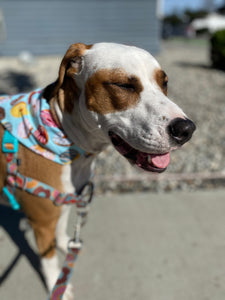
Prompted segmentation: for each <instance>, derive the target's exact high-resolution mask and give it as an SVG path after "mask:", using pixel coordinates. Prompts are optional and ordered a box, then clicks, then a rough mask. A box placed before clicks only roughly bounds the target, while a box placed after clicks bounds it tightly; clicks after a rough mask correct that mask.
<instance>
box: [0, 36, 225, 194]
mask: <svg viewBox="0 0 225 300" xmlns="http://www.w3.org/2000/svg"><path fill="white" fill-rule="evenodd" d="M60 59H61V58H60V57H54V56H51V57H37V58H35V60H34V61H33V62H32V64H29V65H28V64H24V63H22V62H21V61H20V60H19V59H18V58H5V57H4V58H3V57H2V58H0V66H1V73H0V93H1V94H2V93H11V94H12V93H16V92H23V91H27V90H31V89H33V88H36V87H39V86H43V87H44V86H45V85H46V84H48V83H50V82H52V81H53V80H55V79H56V75H57V72H58V67H59V63H60ZM157 59H158V61H159V62H160V64H161V66H162V67H163V69H164V70H165V71H166V73H167V74H168V76H169V94H168V95H169V97H170V98H171V99H172V100H174V102H176V103H177V104H178V105H180V106H181V107H182V108H183V110H184V111H185V113H186V114H187V115H188V116H189V117H190V118H191V119H192V120H193V121H194V122H195V123H196V125H197V131H196V132H195V134H194V136H193V138H192V140H191V141H190V142H189V143H188V144H187V145H185V146H183V147H182V149H181V150H179V151H175V152H173V153H172V155H171V156H172V158H171V163H170V165H169V167H168V169H167V171H166V172H165V173H163V174H160V175H158V174H149V173H148V174H147V173H144V172H142V171H139V170H137V169H135V168H133V167H131V166H130V165H129V163H127V161H126V160H125V159H124V158H123V157H121V156H120V155H119V154H118V153H117V152H116V151H114V149H113V148H112V147H109V148H108V149H107V150H106V151H105V152H103V153H101V154H100V156H99V158H98V160H97V168H96V176H95V181H96V186H97V191H98V192H106V191H108V192H110V191H112V192H114V191H132V190H135V191H137V190H142V191H143V190H151V191H169V190H174V189H182V190H185V189H195V188H199V187H204V188H205V187H217V186H221V185H224V182H225V161H224V157H225V130H224V128H223V127H224V119H225V105H224V102H225V97H224V94H225V73H224V72H222V71H218V70H214V69H212V68H210V61H209V56H208V47H207V42H204V41H183V42H182V41H180V42H178V41H173V42H171V41H170V42H165V43H163V45H162V51H161V53H160V54H159V55H158V56H157Z"/></svg>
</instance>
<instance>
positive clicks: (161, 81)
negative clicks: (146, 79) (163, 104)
mask: <svg viewBox="0 0 225 300" xmlns="http://www.w3.org/2000/svg"><path fill="white" fill-rule="evenodd" d="M155 80H156V82H157V83H158V85H159V87H160V89H161V90H162V92H163V93H164V94H165V95H166V96H167V83H168V76H167V75H166V73H165V72H164V71H163V70H161V69H157V70H156V71H155Z"/></svg>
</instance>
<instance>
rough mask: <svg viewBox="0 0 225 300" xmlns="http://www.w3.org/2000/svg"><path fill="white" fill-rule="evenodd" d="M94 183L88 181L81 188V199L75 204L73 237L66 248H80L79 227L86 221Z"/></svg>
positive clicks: (81, 243)
mask: <svg viewBox="0 0 225 300" xmlns="http://www.w3.org/2000/svg"><path fill="white" fill-rule="evenodd" d="M93 193H94V184H93V182H88V183H87V184H86V185H85V186H84V187H83V188H82V190H81V192H80V194H79V196H80V198H81V199H82V202H81V204H79V205H77V210H76V212H77V219H76V224H75V231H74V237H73V239H71V240H70V241H69V243H68V248H70V249H71V248H76V249H80V248H82V245H83V242H82V240H81V239H80V235H81V228H82V227H83V226H84V225H85V224H86V222H87V216H88V212H89V209H90V203H91V201H92V198H93Z"/></svg>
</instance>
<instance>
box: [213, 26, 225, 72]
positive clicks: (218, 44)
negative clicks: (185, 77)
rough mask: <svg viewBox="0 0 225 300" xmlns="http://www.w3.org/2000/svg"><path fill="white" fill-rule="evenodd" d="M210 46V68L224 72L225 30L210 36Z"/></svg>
mask: <svg viewBox="0 0 225 300" xmlns="http://www.w3.org/2000/svg"><path fill="white" fill-rule="evenodd" d="M210 46H211V49H210V55H211V62H212V66H213V67H216V68H219V69H223V70H225V29H224V30H219V31H217V32H215V33H214V34H213V35H212V36H211V39H210Z"/></svg>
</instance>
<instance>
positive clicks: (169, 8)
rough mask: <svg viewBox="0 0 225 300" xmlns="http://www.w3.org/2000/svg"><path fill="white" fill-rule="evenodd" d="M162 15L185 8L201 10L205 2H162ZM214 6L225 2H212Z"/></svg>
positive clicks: (215, 0)
mask: <svg viewBox="0 0 225 300" xmlns="http://www.w3.org/2000/svg"><path fill="white" fill-rule="evenodd" d="M162 1H163V3H162V6H163V12H164V14H171V13H174V12H176V13H179V12H181V11H182V10H185V9H186V8H190V9H201V8H204V7H205V5H206V2H207V0H162ZM213 2H214V6H215V7H218V6H220V5H222V4H225V0H214V1H213Z"/></svg>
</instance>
